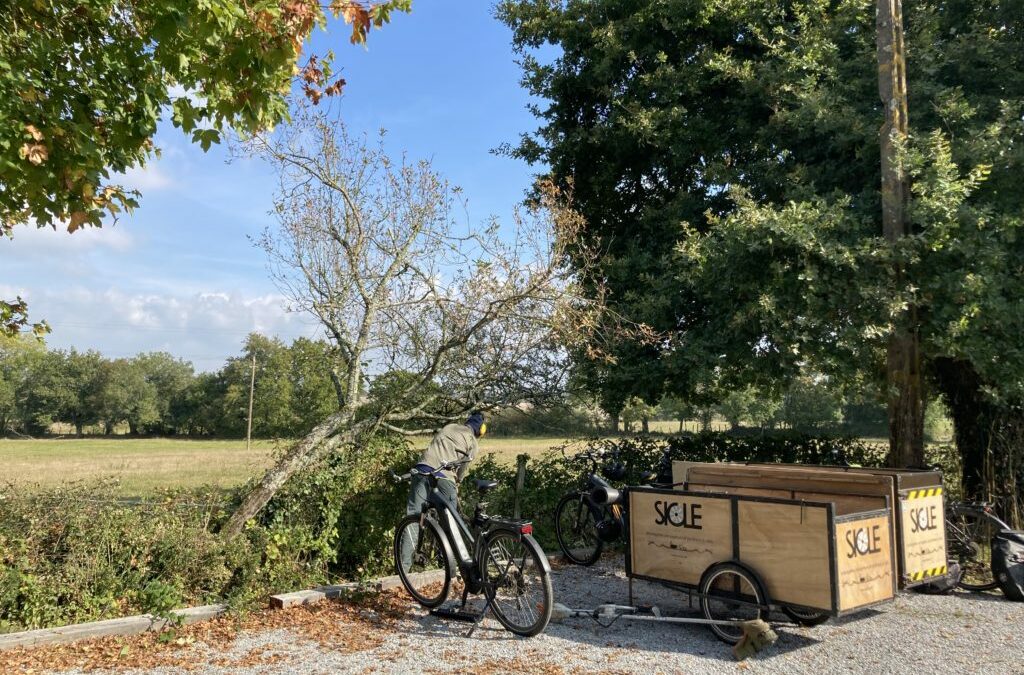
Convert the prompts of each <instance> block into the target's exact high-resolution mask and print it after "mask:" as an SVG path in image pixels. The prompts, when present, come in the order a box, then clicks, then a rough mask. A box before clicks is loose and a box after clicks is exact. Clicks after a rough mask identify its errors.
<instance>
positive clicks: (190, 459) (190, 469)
mask: <svg viewBox="0 0 1024 675" xmlns="http://www.w3.org/2000/svg"><path fill="white" fill-rule="evenodd" d="M561 442H562V439H560V438H484V439H483V441H482V442H481V444H480V449H481V452H482V453H488V452H493V453H495V454H497V455H498V457H499V458H500V459H501V461H505V462H514V461H515V458H516V456H517V455H519V454H521V453H528V454H531V455H539V454H541V453H543V452H544V451H545V450H547V449H548V448H551V447H554V446H556V445H559V444H560V443H561ZM413 443H414V445H416V447H426V444H427V439H426V438H415V439H413ZM275 447H276V444H275V443H274V442H270V441H255V442H253V447H252V449H251V450H248V451H247V450H246V449H245V441H241V440H228V441H208V440H185V439H171V438H83V439H74V438H68V439H46V440H2V439H0V487H2V484H3V483H14V484H21V485H25V484H29V485H31V484H35V485H42V486H50V485H57V484H60V483H67V482H74V481H83V480H87V481H91V480H101V479H116V480H117V481H118V484H119V485H118V489H119V491H120V492H121V493H123V494H125V495H131V496H137V495H145V494H150V493H152V492H154V491H155V490H158V489H161V488H194V487H199V486H203V485H213V486H218V487H231V486H234V485H238V484H240V483H243V482H245V481H246V480H247V479H248V478H250V477H251V476H253V475H256V474H258V473H259V472H260V471H262V470H263V469H265V468H266V467H267V466H268V465H269V463H270V461H271V458H272V456H273V453H274V449H275Z"/></svg>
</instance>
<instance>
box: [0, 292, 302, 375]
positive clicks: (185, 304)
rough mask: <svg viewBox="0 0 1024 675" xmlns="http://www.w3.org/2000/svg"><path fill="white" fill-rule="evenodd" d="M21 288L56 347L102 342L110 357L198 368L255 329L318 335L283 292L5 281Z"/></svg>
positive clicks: (219, 358)
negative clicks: (156, 355)
mask: <svg viewBox="0 0 1024 675" xmlns="http://www.w3.org/2000/svg"><path fill="white" fill-rule="evenodd" d="M18 292H20V293H21V294H22V295H23V296H24V297H25V299H26V300H27V301H28V303H29V311H30V314H31V317H32V319H33V320H38V319H46V320H47V321H48V322H49V323H50V325H51V326H52V328H53V333H51V335H50V336H49V337H48V338H47V343H48V344H49V345H50V346H51V347H56V348H69V347H75V348H76V349H79V350H85V349H96V350H98V351H100V352H102V353H103V354H105V355H107V356H110V357H124V356H132V355H134V354H137V353H139V352H147V351H167V352H170V353H171V354H174V355H175V356H179V357H181V358H184V359H186V360H189V361H192V362H193V364H194V365H195V367H196V369H197V370H216V369H217V368H219V367H220V366H221V365H223V363H224V361H225V359H227V358H228V357H229V356H234V355H237V354H238V353H239V351H240V350H241V347H242V342H243V340H244V339H245V336H246V335H248V334H249V333H250V332H254V331H255V332H259V333H263V334H265V335H271V336H277V337H279V338H281V339H282V340H284V341H286V342H290V341H291V340H293V339H295V338H297V337H300V336H306V337H311V336H314V335H316V334H317V327H316V325H315V324H314V323H313V322H312V321H311V320H310V319H309V318H307V317H306V316H305V315H301V314H296V313H290V312H287V311H286V310H285V299H284V297H283V296H280V295H277V294H265V295H245V294H243V293H238V292H228V291H216V290H214V291H206V292H202V293H195V294H181V295H172V294H153V293H132V292H130V291H125V290H123V289H116V288H109V289H106V290H90V289H86V288H71V289H69V290H67V291H63V292H61V291H57V290H45V291H37V290H30V291H26V290H25V289H15V288H11V287H6V288H5V287H3V286H0V297H13V296H14V295H16V294H17V293H18Z"/></svg>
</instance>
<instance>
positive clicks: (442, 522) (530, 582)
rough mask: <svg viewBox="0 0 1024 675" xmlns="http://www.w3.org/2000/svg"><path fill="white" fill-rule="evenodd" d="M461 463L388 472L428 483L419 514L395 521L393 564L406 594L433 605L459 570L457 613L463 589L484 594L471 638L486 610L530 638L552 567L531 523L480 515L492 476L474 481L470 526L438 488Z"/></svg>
mask: <svg viewBox="0 0 1024 675" xmlns="http://www.w3.org/2000/svg"><path fill="white" fill-rule="evenodd" d="M467 461H468V460H462V461H458V462H451V463H448V464H445V465H444V466H441V467H440V468H438V469H435V470H433V471H430V472H423V471H420V470H418V469H416V468H413V469H412V470H411V471H409V472H408V473H406V474H404V475H402V476H398V475H396V474H392V477H393V478H394V479H396V480H411V479H412V477H413V476H414V475H421V476H426V477H427V479H428V481H429V485H430V491H429V494H428V496H427V501H426V503H424V505H423V509H422V511H421V512H420V513H419V514H411V515H408V516H406V517H405V518H403V519H402V520H401V521H400V522H399V523H398V529H397V530H396V531H395V544H394V555H395V568H396V570H397V572H398V576H399V578H400V579H401V581H402V585H403V586H404V587H405V590H406V591H407V592H408V593H409V595H411V596H412V598H413V599H414V600H416V602H418V603H419V604H420V605H422V606H423V607H426V608H428V609H431V610H435V608H437V607H439V606H440V605H442V604H443V603H444V602H445V600H447V599H448V594H449V592H450V590H451V586H452V581H453V579H454V575H455V572H456V570H457V571H458V573H459V576H460V577H461V579H462V583H463V591H462V605H461V608H460V612H462V610H465V607H466V601H467V599H468V596H469V594H471V593H472V594H481V593H482V594H483V595H484V598H485V599H486V603H485V604H484V608H483V610H482V611H481V612H480V613H479V614H476V615H472V619H471V620H472V621H473V624H474V625H473V628H471V629H470V631H469V635H472V634H473V631H474V630H475V629H476V626H477V625H479V623H480V621H481V620H483V617H484V615H486V613H487V611H488V609H490V610H491V611H493V612H494V616H495V617H496V618H497V619H498V622H499V623H501V625H502V626H504V627H505V628H506V629H507V630H509V631H511V632H512V633H515V634H516V635H521V636H524V637H532V636H534V635H537V634H538V633H540V632H541V631H543V630H544V629H545V628H546V627H547V625H548V622H549V621H550V620H551V610H552V607H553V605H554V591H553V590H552V586H551V566H550V565H549V564H548V558H547V556H546V555H544V551H543V550H542V549H541V547H540V544H538V543H537V541H536V540H535V539H534V538H533V524H532V523H531V522H530V521H527V520H509V519H504V518H501V517H498V516H490V515H487V513H485V508H486V506H487V503H486V502H484V501H482V499H483V497H484V496H485V495H486V494H487V492H489V491H490V490H492V489H493V488H494V487H496V486H497V484H498V483H497V481H493V480H481V479H476V480H474V484H475V486H476V489H477V491H478V492H479V493H480V497H481V501H479V502H478V503H477V505H476V509H475V511H474V513H473V518H472V519H471V520H470V522H469V523H468V524H467V523H466V522H465V521H464V520H463V518H462V516H461V515H460V513H459V509H458V505H457V504H454V503H452V502H450V501H449V500H448V499H447V498H446V497H445V496H444V495H442V494H441V492H440V491H438V489H437V481H438V480H439V478H440V476H441V472H443V471H451V470H454V469H457V468H458V467H459V466H461V465H463V464H466V463H467ZM439 573H440V574H439ZM438 577H440V580H439V579H438ZM453 618H463V617H462V616H455V617H453Z"/></svg>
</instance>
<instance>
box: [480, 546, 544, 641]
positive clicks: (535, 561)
mask: <svg viewBox="0 0 1024 675" xmlns="http://www.w3.org/2000/svg"><path fill="white" fill-rule="evenodd" d="M545 562H546V560H545V559H544V552H543V551H542V550H541V548H540V545H539V544H537V542H536V541H534V540H533V537H531V536H529V535H523V534H519V533H517V532H510V531H508V530H498V531H496V532H492V533H490V534H489V535H487V539H486V541H485V542H484V549H483V559H482V560H481V561H480V563H481V570H480V571H481V577H482V578H483V582H484V584H483V586H484V595H485V596H486V597H487V600H488V601H489V602H490V603H491V608H492V609H493V610H494V616H496V617H497V618H498V621H499V622H501V625H502V626H504V627H505V628H507V629H508V630H510V631H511V632H513V633H515V634H516V635H522V636H524V637H532V636H534V635H537V634H538V633H540V632H541V631H543V630H544V629H545V628H546V627H547V625H548V622H549V621H550V620H551V609H552V607H553V606H554V602H555V594H554V591H553V590H552V588H551V573H550V572H549V571H548V567H547V565H545Z"/></svg>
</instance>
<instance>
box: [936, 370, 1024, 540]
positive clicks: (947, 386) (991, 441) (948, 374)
mask: <svg viewBox="0 0 1024 675" xmlns="http://www.w3.org/2000/svg"><path fill="white" fill-rule="evenodd" d="M931 373H932V376H933V378H934V380H935V383H936V385H937V386H938V388H939V391H941V392H942V395H943V397H944V398H945V401H946V405H948V406H949V410H950V414H951V415H952V417H953V434H954V437H955V440H956V447H957V451H958V454H959V455H960V462H961V472H962V473H961V484H960V485H961V489H962V497H963V499H965V500H978V501H992V502H996V503H997V504H998V511H999V515H1000V516H1001V517H1003V518H1004V519H1005V520H1007V521H1009V522H1010V523H1011V524H1014V525H1016V526H1020V524H1021V517H1022V513H1021V504H1020V498H1019V497H1018V495H1021V494H1024V446H1022V442H1024V407H1022V406H1021V405H1019V404H1016V405H1015V404H1006V405H997V404H995V403H994V402H992V401H991V400H990V399H989V398H988V397H987V396H986V395H985V382H984V381H983V380H982V379H981V377H979V375H978V373H977V372H976V371H975V369H974V367H973V366H972V365H971V364H970V363H969V362H968V361H963V360H957V359H952V358H939V359H935V360H934V361H933V362H932V364H931Z"/></svg>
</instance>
